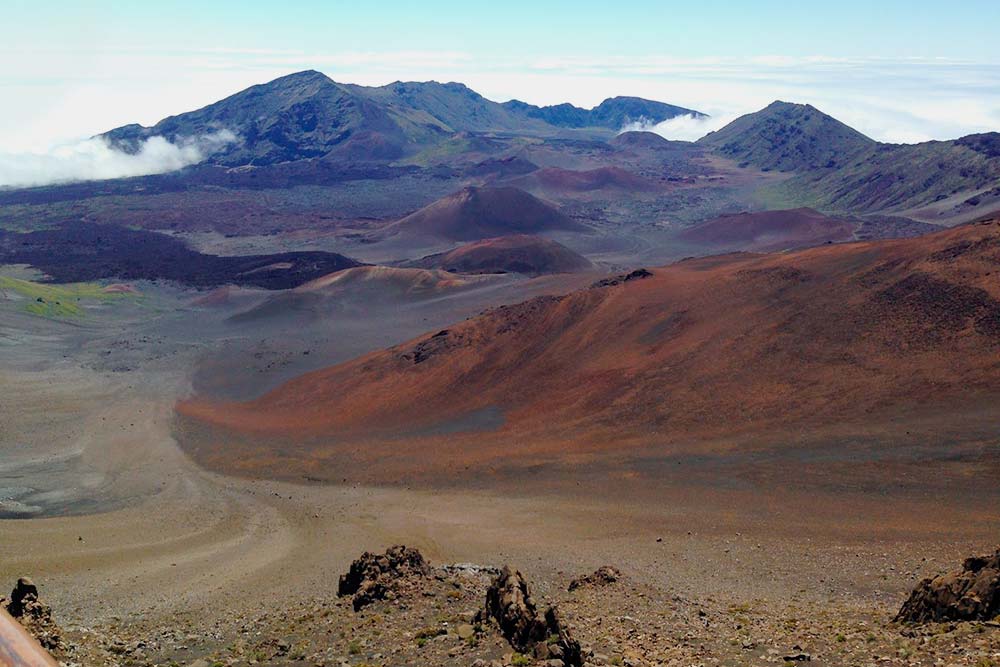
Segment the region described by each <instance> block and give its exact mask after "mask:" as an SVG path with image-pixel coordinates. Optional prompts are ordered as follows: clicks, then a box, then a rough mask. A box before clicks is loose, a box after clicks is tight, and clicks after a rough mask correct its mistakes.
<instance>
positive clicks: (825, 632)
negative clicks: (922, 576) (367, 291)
mask: <svg viewBox="0 0 1000 667" xmlns="http://www.w3.org/2000/svg"><path fill="white" fill-rule="evenodd" d="M0 604H3V605H4V606H5V607H6V608H7V609H8V611H10V612H11V613H12V615H14V616H15V617H17V618H19V619H20V620H21V621H22V623H24V624H25V626H26V627H27V628H28V629H29V631H31V632H32V633H33V634H35V635H36V636H37V637H38V638H39V639H40V640H41V641H42V642H43V644H45V646H46V647H47V648H49V650H51V651H52V652H53V654H54V655H55V656H56V657H57V658H59V659H60V660H61V662H62V663H63V664H64V665H137V666H138V665H141V666H150V665H170V666H174V665H192V666H196V667H218V666H229V665H254V664H261V665H316V666H325V665H335V666H347V665H350V666H354V667H361V666H375V665H380V666H389V665H465V666H474V667H487V666H488V667H499V666H516V665H544V666H545V667H581V666H585V665H625V666H631V667H644V666H647V665H650V666H651V665H750V664H760V665H766V664H781V665H785V666H789V667H790V666H791V665H797V664H804V663H810V664H816V665H974V666H975V667H995V666H997V665H1000V618H998V617H997V616H996V615H997V613H1000V551H998V552H997V553H996V554H995V555H993V556H986V557H982V558H971V559H968V560H967V561H966V562H965V563H964V565H963V568H962V570H960V571H956V572H953V573H950V574H945V575H941V576H939V577H935V578H930V579H926V580H924V581H922V582H920V583H919V584H918V586H917V587H916V589H915V590H914V592H913V594H912V595H911V597H910V598H909V599H908V600H907V601H906V602H905V603H904V604H903V606H902V608H901V609H900V610H899V612H898V614H897V615H896V617H895V619H893V617H892V612H891V611H887V610H883V609H864V608H859V607H857V606H852V605H848V604H837V603H836V602H835V601H831V604H830V605H828V606H824V607H823V608H815V607H812V608H798V607H796V606H795V605H794V604H793V605H788V606H785V607H783V608H775V607H774V606H773V605H772V604H769V603H768V602H767V601H764V600H761V601H755V602H751V603H747V604H743V605H733V604H728V605H727V604H723V603H720V602H717V601H715V600H713V599H711V598H708V599H704V600H691V599H685V598H682V597H680V596H677V595H674V594H671V593H670V592H669V591H664V590H658V589H655V588H652V587H649V586H645V585H640V584H638V583H637V582H636V581H634V580H632V579H631V578H630V577H629V576H628V575H627V574H622V573H621V572H620V571H618V570H617V569H616V568H613V567H610V566H607V567H602V568H600V569H599V570H597V571H596V572H594V573H592V574H586V575H582V576H577V577H573V578H571V577H567V579H566V581H551V582H537V585H535V584H534V583H532V582H529V581H528V580H527V579H526V578H525V577H524V575H522V573H521V572H519V571H518V570H516V569H513V568H510V567H504V568H502V569H496V568H489V567H481V566H476V565H470V564H459V565H445V566H433V565H431V564H430V563H428V562H427V561H426V560H425V559H424V557H423V556H422V555H421V554H420V552H418V551H416V550H415V549H409V548H406V547H402V546H397V547H392V548H390V549H389V550H388V551H386V552H385V553H384V554H372V553H365V554H364V555H362V557H361V558H359V559H358V560H357V561H355V562H354V563H353V564H352V565H351V568H350V570H349V571H348V572H347V573H346V574H344V575H343V576H342V577H341V579H340V586H339V595H338V597H336V598H334V599H329V598H326V599H324V598H316V599H309V600H305V599H289V600H287V604H285V605H283V606H282V607H281V608H279V609H272V610H267V611H262V612H261V613H259V614H256V615H243V616H236V617H232V618H229V619H226V620H216V621H213V622H212V623H206V622H205V621H204V620H203V619H200V618H199V617H198V616H196V615H193V614H192V615H185V614H180V615H178V616H177V617H176V618H175V619H174V623H173V624H172V625H171V626H170V627H163V626H162V624H157V625H149V624H146V623H144V622H143V620H142V619H129V620H122V621H121V622H119V623H116V624H115V625H113V626H107V627H91V628H85V627H70V628H66V629H65V630H62V629H60V628H59V627H58V626H57V625H56V624H55V621H54V620H53V617H52V613H51V610H49V609H48V607H47V606H46V605H44V603H43V602H41V601H40V600H39V597H38V591H37V588H36V587H35V586H34V584H33V583H32V582H30V580H21V581H19V582H18V584H17V587H16V588H15V589H14V592H13V594H12V596H11V599H10V600H2V601H0ZM218 618H219V619H223V618H224V615H222V616H220V617H218Z"/></svg>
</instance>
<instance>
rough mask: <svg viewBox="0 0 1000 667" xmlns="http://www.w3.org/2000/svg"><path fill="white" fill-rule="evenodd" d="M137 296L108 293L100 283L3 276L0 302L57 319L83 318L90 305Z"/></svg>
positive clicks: (0, 281)
mask: <svg viewBox="0 0 1000 667" xmlns="http://www.w3.org/2000/svg"><path fill="white" fill-rule="evenodd" d="M135 296H136V295H135V294H134V293H128V292H106V291H104V287H103V286H102V285H99V284H97V283H70V284H66V285H47V284H44V283H37V282H33V281H30V280H21V279H20V278H11V277H9V276H0V301H8V300H12V299H13V300H16V301H18V302H20V303H21V304H22V306H21V307H22V309H23V310H24V311H25V312H28V313H31V314H32V315H38V316H39V317H49V318H56V319H66V318H74V317H81V316H83V314H84V313H83V308H84V306H85V305H87V304H88V303H92V304H99V303H108V302H111V301H116V300H120V299H123V298H129V297H135Z"/></svg>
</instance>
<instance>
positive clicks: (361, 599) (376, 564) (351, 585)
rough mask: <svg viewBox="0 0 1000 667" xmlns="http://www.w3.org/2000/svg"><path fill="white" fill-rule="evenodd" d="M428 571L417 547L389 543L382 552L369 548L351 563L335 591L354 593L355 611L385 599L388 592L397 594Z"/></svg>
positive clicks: (346, 593)
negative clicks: (372, 551) (370, 550)
mask: <svg viewBox="0 0 1000 667" xmlns="http://www.w3.org/2000/svg"><path fill="white" fill-rule="evenodd" d="M429 572H430V566H428V564H427V561H425V560H424V557H423V555H422V554H421V553H420V552H419V551H417V550H416V549H410V548H409V547H405V546H403V545H396V546H393V547H389V548H388V549H387V550H386V552H385V553H384V554H373V553H370V552H368V551H366V552H365V553H363V554H361V557H360V558H358V559H357V560H356V561H354V562H353V563H351V568H350V570H348V572H347V574H344V575H341V577H340V584H339V586H338V589H337V595H338V596H340V597H344V596H347V595H351V596H353V599H352V602H353V605H354V611H358V610H359V609H361V608H362V607H364V606H366V605H369V604H371V603H372V602H375V601H376V600H384V599H385V598H386V597H388V596H389V594H390V593H392V594H394V595H397V594H399V593H400V592H402V589H404V588H406V587H407V586H408V584H412V583H413V581H414V580H415V579H419V578H422V577H424V576H426V575H427V574H428V573H429Z"/></svg>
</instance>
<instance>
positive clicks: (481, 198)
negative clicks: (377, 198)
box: [383, 187, 586, 241]
mask: <svg viewBox="0 0 1000 667" xmlns="http://www.w3.org/2000/svg"><path fill="white" fill-rule="evenodd" d="M559 230H563V231H585V230H586V227H584V226H583V225H581V224H579V223H577V222H574V221H573V220H570V219H569V218H568V217H566V216H565V215H563V214H562V213H560V212H559V211H558V210H557V209H555V208H554V207H553V206H552V205H550V204H547V203H545V202H543V201H541V200H540V199H537V198H535V197H533V196H532V195H530V194H528V193H527V192H525V191H523V190H519V189H518V188H512V187H497V188H492V187H467V188H463V189H462V190H459V191H458V192H456V193H454V194H451V195H448V196H447V197H444V198H442V199H439V200H437V201H436V202H434V203H432V204H430V205H428V206H425V207H424V208H422V209H420V210H419V211H417V212H415V213H412V214H410V215H408V216H406V217H405V218H403V219H402V220H399V221H398V222H395V223H393V224H392V225H390V226H389V227H387V228H386V229H385V230H384V231H383V233H384V234H385V235H395V234H408V235H414V236H423V237H436V238H442V239H449V240H452V241H475V240H479V239H485V238H492V237H495V236H507V235H509V234H537V233H539V232H547V231H559Z"/></svg>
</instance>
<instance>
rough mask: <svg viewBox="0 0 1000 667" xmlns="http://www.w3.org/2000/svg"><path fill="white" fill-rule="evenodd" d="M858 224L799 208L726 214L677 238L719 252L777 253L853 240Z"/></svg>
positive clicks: (698, 225)
mask: <svg viewBox="0 0 1000 667" xmlns="http://www.w3.org/2000/svg"><path fill="white" fill-rule="evenodd" d="M857 227H858V223H855V222H851V221H849V220H841V219H837V218H831V217H828V216H825V215H823V214H822V213H818V212H816V211H814V210H812V209H810V208H797V209H791V210H784V211H756V212H753V213H739V214H737V215H724V216H720V217H718V218H714V219H712V220H707V221H705V222H702V223H699V224H697V225H694V226H693V227H689V228H687V229H685V230H683V231H682V232H680V233H679V234H678V235H677V238H678V240H681V241H684V242H686V243H691V244H692V245H696V246H699V247H700V248H702V249H704V250H712V251H715V252H722V251H725V250H750V251H755V252H773V251H778V250H788V249H792V248H805V247H809V246H814V245H820V244H822V243H828V242H838V243H839V242H843V241H850V240H851V239H853V238H854V232H855V230H856V228H857Z"/></svg>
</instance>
